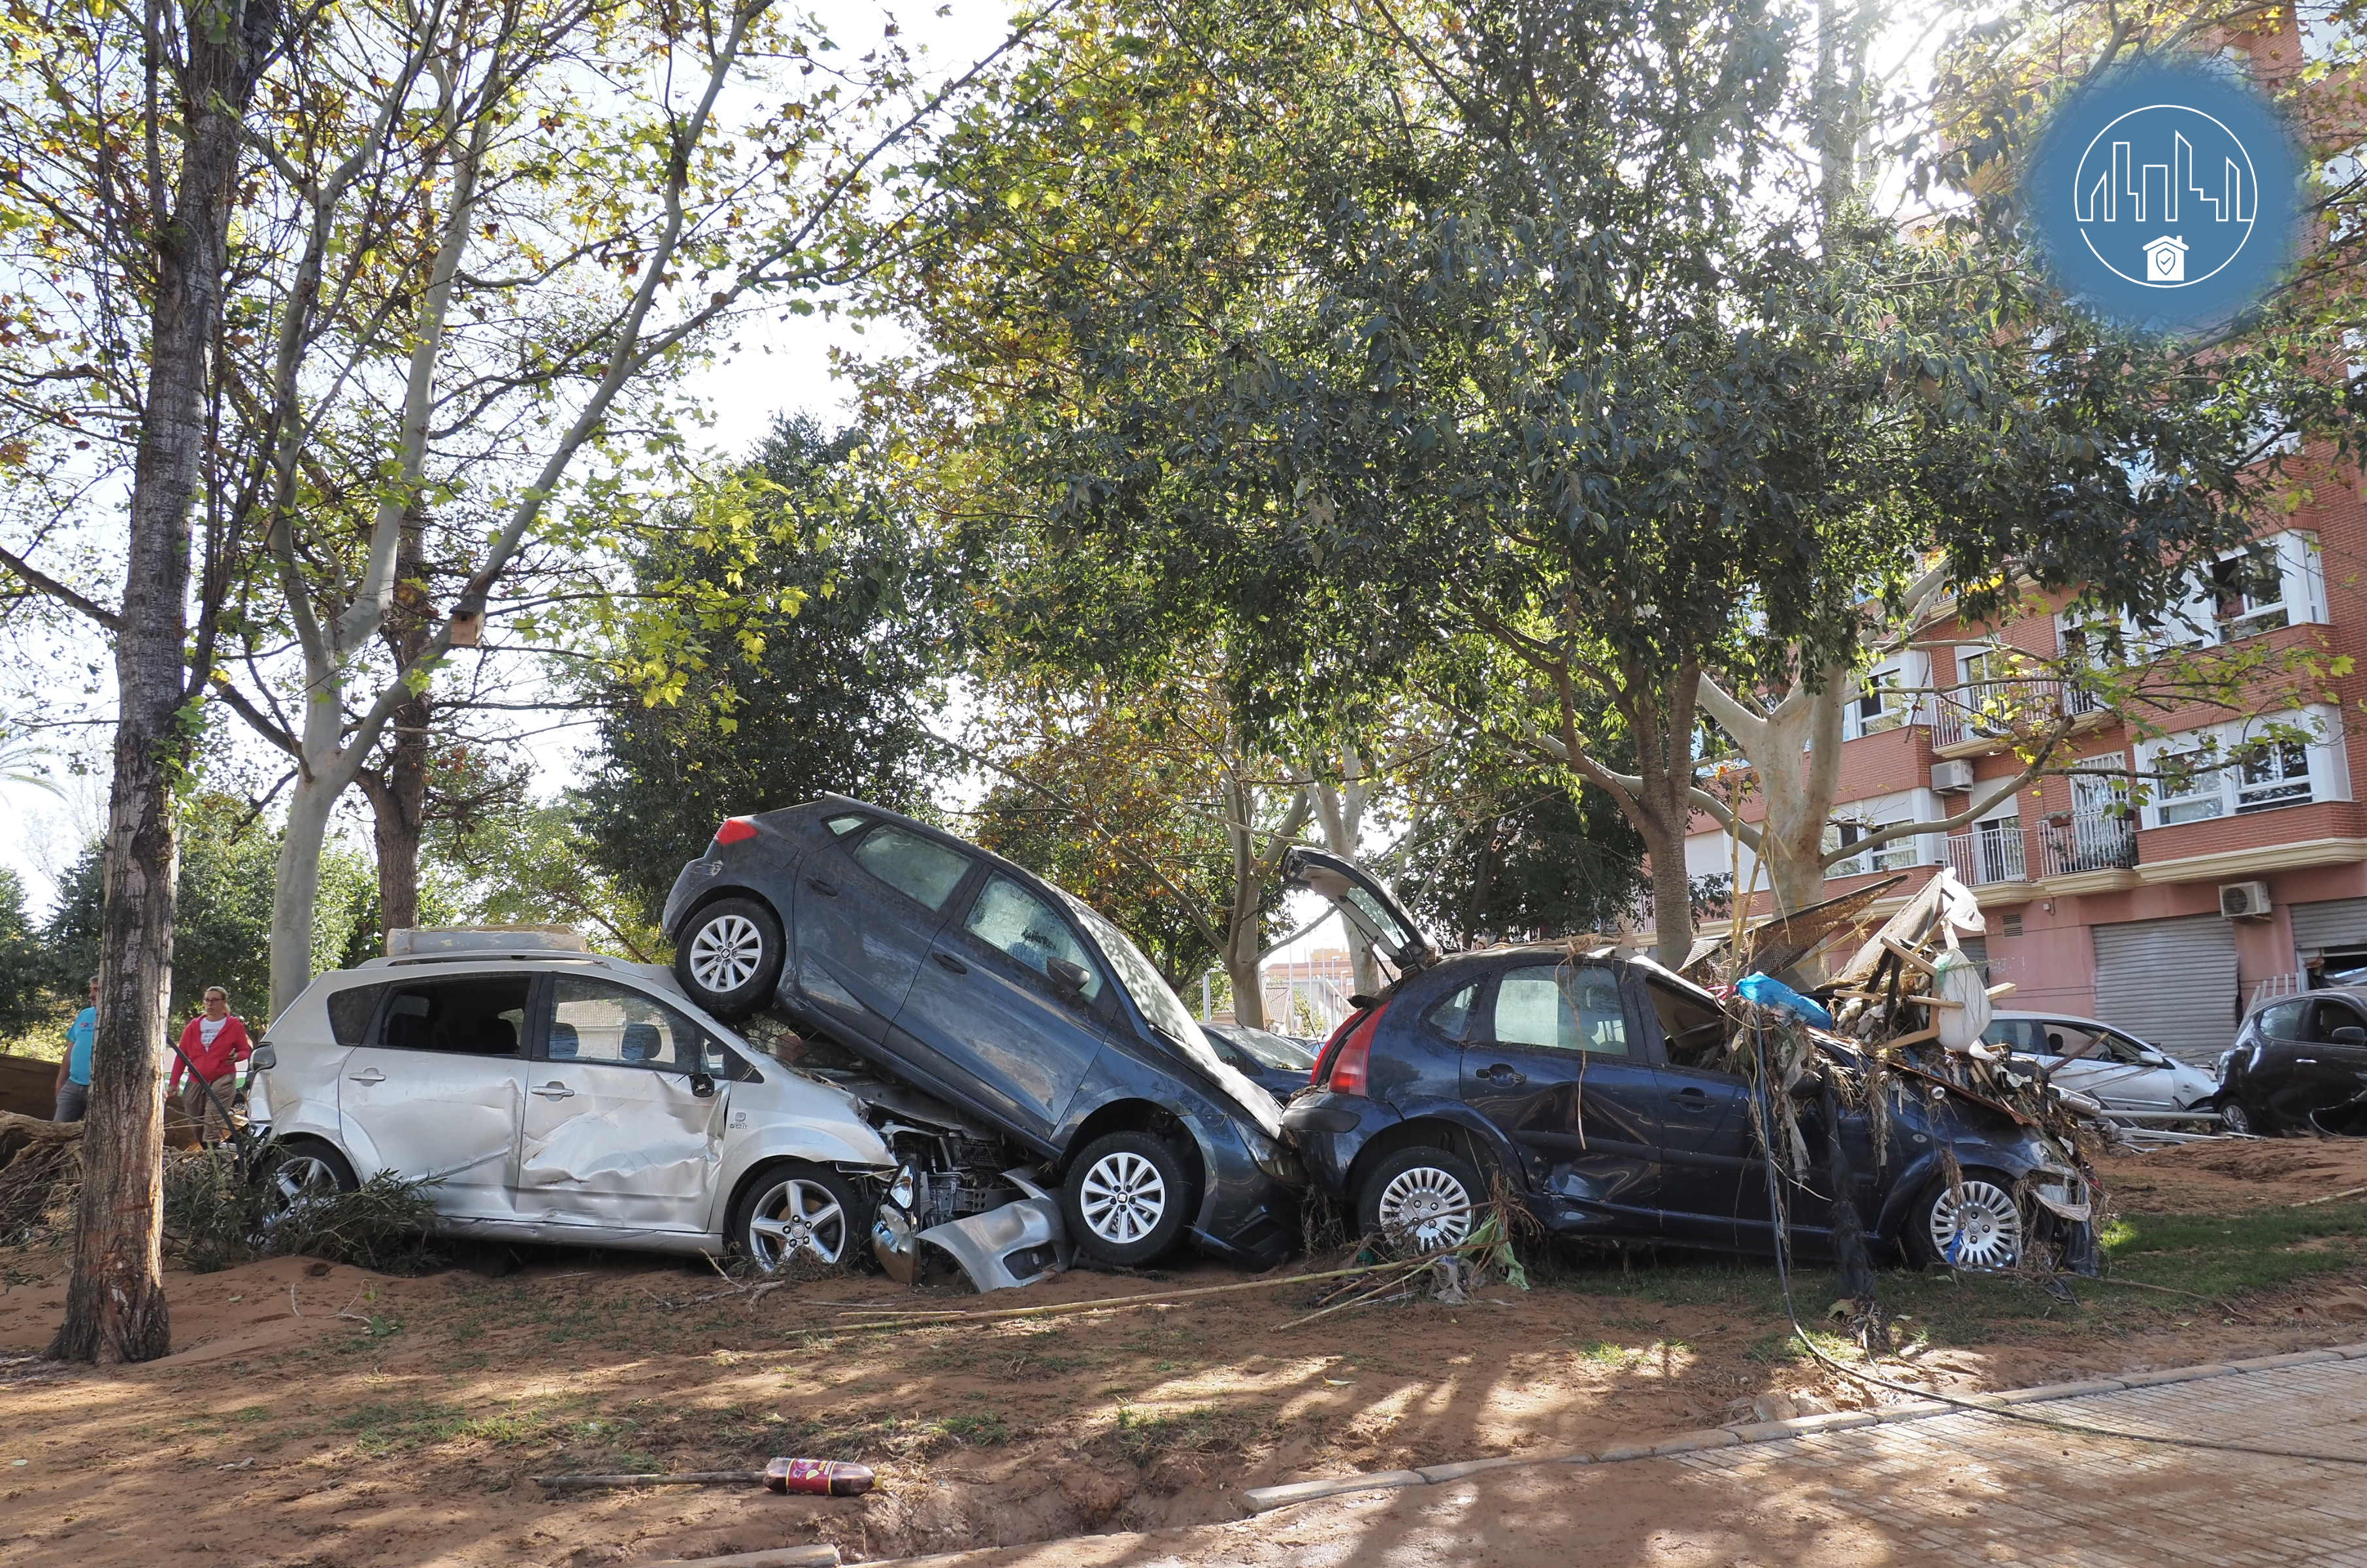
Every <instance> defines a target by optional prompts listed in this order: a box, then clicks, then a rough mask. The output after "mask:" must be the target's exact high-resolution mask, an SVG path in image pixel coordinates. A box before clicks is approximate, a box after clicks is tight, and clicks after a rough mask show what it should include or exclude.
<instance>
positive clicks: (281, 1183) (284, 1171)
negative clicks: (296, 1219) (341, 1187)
mask: <svg viewBox="0 0 2367 1568" xmlns="http://www.w3.org/2000/svg"><path fill="white" fill-rule="evenodd" d="M337 1192H338V1185H337V1173H336V1171H335V1170H334V1168H331V1166H330V1164H329V1162H328V1161H327V1160H324V1159H323V1158H322V1157H321V1156H318V1155H307V1154H292V1155H288V1156H284V1157H282V1158H281V1160H280V1161H279V1163H278V1165H277V1166H276V1167H275V1168H273V1170H272V1172H271V1194H270V1205H271V1209H272V1211H273V1213H275V1214H292V1213H296V1212H297V1211H298V1210H300V1209H309V1208H311V1207H312V1206H313V1205H314V1204H316V1203H325V1202H327V1201H329V1200H330V1199H332V1198H334V1197H335V1196H336V1195H337Z"/></svg>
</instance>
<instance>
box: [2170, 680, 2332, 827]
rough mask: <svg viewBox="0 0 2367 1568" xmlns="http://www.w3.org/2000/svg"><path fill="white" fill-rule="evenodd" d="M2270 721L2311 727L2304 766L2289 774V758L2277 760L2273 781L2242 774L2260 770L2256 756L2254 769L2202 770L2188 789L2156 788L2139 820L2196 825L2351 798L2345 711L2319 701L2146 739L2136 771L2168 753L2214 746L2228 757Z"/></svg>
mask: <svg viewBox="0 0 2367 1568" xmlns="http://www.w3.org/2000/svg"><path fill="white" fill-rule="evenodd" d="M2271 724H2290V725H2293V726H2295V727H2297V728H2305V729H2307V730H2309V731H2310V732H2311V733H2312V734H2313V735H2314V736H2315V737H2316V739H2312V740H2311V741H2310V742H2309V743H2308V744H2307V745H2306V746H2305V747H2302V748H2301V749H2300V750H2302V752H2303V754H2304V755H2303V758H2302V763H2303V771H2302V772H2300V773H2292V772H2289V771H2287V770H2288V767H2289V765H2290V764H2289V761H2288V760H2287V759H2286V758H2282V757H2280V758H2279V759H2278V761H2279V766H2278V768H2277V770H2276V772H2275V773H2273V774H2271V776H2270V777H2269V778H2267V779H2259V778H2256V779H2254V780H2253V781H2251V782H2250V783H2247V782H2246V780H2245V778H2244V775H2245V773H2248V772H2255V771H2257V770H2258V769H2259V765H2260V760H2259V759H2256V760H2255V761H2253V762H2252V763H2251V764H2249V765H2246V764H2243V763H2237V762H2228V763H2225V764H2222V765H2221V766H2219V767H2215V768H2211V769H2208V770H2205V771H2203V772H2202V773H2197V774H2195V775H2194V777H2193V778H2192V779H2191V780H2190V781H2188V784H2187V786H2186V790H2185V792H2184V793H2183V794H2180V795H2170V796H2167V797H2165V796H2164V795H2162V793H2161V789H2162V786H2161V785H2160V784H2153V785H2152V786H2151V794H2150V798H2148V799H2147V800H2146V803H2145V807H2144V808H2143V811H2142V814H2141V817H2140V825H2141V826H2143V827H2145V828H2148V829H2153V828H2176V827H2182V826H2184V825H2185V824H2187V823H2190V822H2213V821H2217V820H2218V819H2219V818H2223V817H2255V816H2259V815H2261V814H2262V813H2265V812H2269V811H2276V810H2281V809H2282V808H2283V807H2288V806H2310V805H2315V804H2316V803H2318V802H2320V801H2328V800H2349V799H2350V762H2349V761H2348V759H2347V758H2346V756H2345V754H2344V750H2343V738H2342V715H2341V710H2340V709H2339V708H2336V707H2334V706H2332V705H2328V704H2324V703H2314V704H2312V705H2309V706H2308V707H2305V708H2295V709H2292V710H2289V711H2287V712H2284V713H2279V714H2269V715H2266V716H2262V717H2260V718H2257V719H2237V720H2235V721H2233V722H2230V723H2227V724H2217V725H2212V726H2209V727H2207V728H2202V729H2190V730H2186V731H2183V732H2181V733H2180V734H2176V735H2166V736H2163V737H2162V738H2161V739H2158V740H2152V741H2146V742H2142V743H2140V744H2139V745H2138V747H2137V770H2138V771H2139V772H2140V773H2153V772H2156V771H2157V770H2158V769H2159V767H2160V766H2161V763H2162V761H2163V760H2164V759H2165V758H2170V757H2177V756H2180V755H2184V754H2188V753H2191V752H2195V751H2200V750H2204V749H2206V748H2215V749H2216V750H2217V751H2218V752H2219V753H2220V754H2222V755H2225V754H2227V753H2229V752H2232V751H2234V750H2237V748H2239V747H2242V746H2245V745H2247V744H2256V743H2257V741H2258V737H2259V732H2260V730H2261V729H2262V728H2265V727H2267V726H2268V725H2271ZM2302 780H2305V781H2306V783H2307V784H2308V788H2307V790H2306V791H2305V792H2300V793H2292V794H2281V793H2277V792H2278V791H2279V790H2281V789H2282V788H2284V787H2286V786H2288V785H2289V784H2292V783H2293V782H2295V781H2302Z"/></svg>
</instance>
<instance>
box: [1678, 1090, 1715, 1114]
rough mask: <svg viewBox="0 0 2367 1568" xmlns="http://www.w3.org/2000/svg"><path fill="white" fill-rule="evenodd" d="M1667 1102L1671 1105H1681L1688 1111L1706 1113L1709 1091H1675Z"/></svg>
mask: <svg viewBox="0 0 2367 1568" xmlns="http://www.w3.org/2000/svg"><path fill="white" fill-rule="evenodd" d="M1669 1101H1670V1104H1672V1105H1682V1106H1683V1107H1684V1108H1685V1109H1686V1110H1688V1111H1707V1110H1708V1109H1709V1090H1707V1089H1676V1090H1674V1091H1672V1092H1671V1093H1670V1096H1669Z"/></svg>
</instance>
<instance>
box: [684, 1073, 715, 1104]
mask: <svg viewBox="0 0 2367 1568" xmlns="http://www.w3.org/2000/svg"><path fill="white" fill-rule="evenodd" d="M690 1092H691V1093H693V1094H695V1095H697V1097H698V1098H699V1099H701V1100H712V1099H714V1098H715V1080H714V1079H713V1078H711V1077H708V1076H707V1075H706V1074H705V1073H693V1074H691V1075H690Z"/></svg>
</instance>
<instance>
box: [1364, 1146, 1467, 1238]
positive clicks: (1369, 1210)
mask: <svg viewBox="0 0 2367 1568" xmlns="http://www.w3.org/2000/svg"><path fill="white" fill-rule="evenodd" d="M1487 1191H1488V1188H1487V1184H1486V1183H1485V1182H1484V1181H1482V1180H1481V1179H1480V1177H1479V1173H1478V1171H1477V1170H1474V1169H1473V1168H1471V1162H1470V1161H1469V1160H1467V1159H1465V1158H1463V1157H1462V1156H1459V1155H1455V1154H1450V1153H1449V1152H1447V1151H1446V1150H1444V1149H1433V1148H1428V1147H1417V1148H1410V1149H1399V1151H1398V1152H1397V1153H1395V1154H1393V1155H1391V1156H1388V1158H1387V1159H1385V1160H1383V1161H1381V1163H1380V1164H1379V1165H1377V1166H1376V1167H1374V1168H1373V1173H1372V1174H1371V1175H1370V1176H1368V1177H1366V1178H1365V1183H1364V1187H1363V1189H1362V1190H1360V1191H1359V1192H1358V1193H1357V1196H1356V1219H1357V1223H1358V1224H1362V1225H1363V1226H1364V1227H1365V1230H1364V1234H1365V1235H1377V1236H1379V1237H1380V1238H1381V1239H1382V1240H1383V1241H1384V1242H1386V1243H1387V1244H1388V1245H1389V1246H1391V1247H1396V1248H1397V1249H1398V1250H1399V1251H1401V1252H1410V1253H1422V1252H1440V1251H1444V1250H1445V1249H1446V1248H1448V1247H1460V1246H1461V1245H1463V1241H1464V1238H1466V1237H1467V1236H1468V1235H1470V1234H1471V1227H1472V1225H1473V1224H1474V1223H1475V1218H1476V1216H1475V1213H1474V1211H1475V1210H1477V1209H1478V1206H1479V1205H1480V1204H1482V1203H1484V1202H1486V1201H1487Z"/></svg>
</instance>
